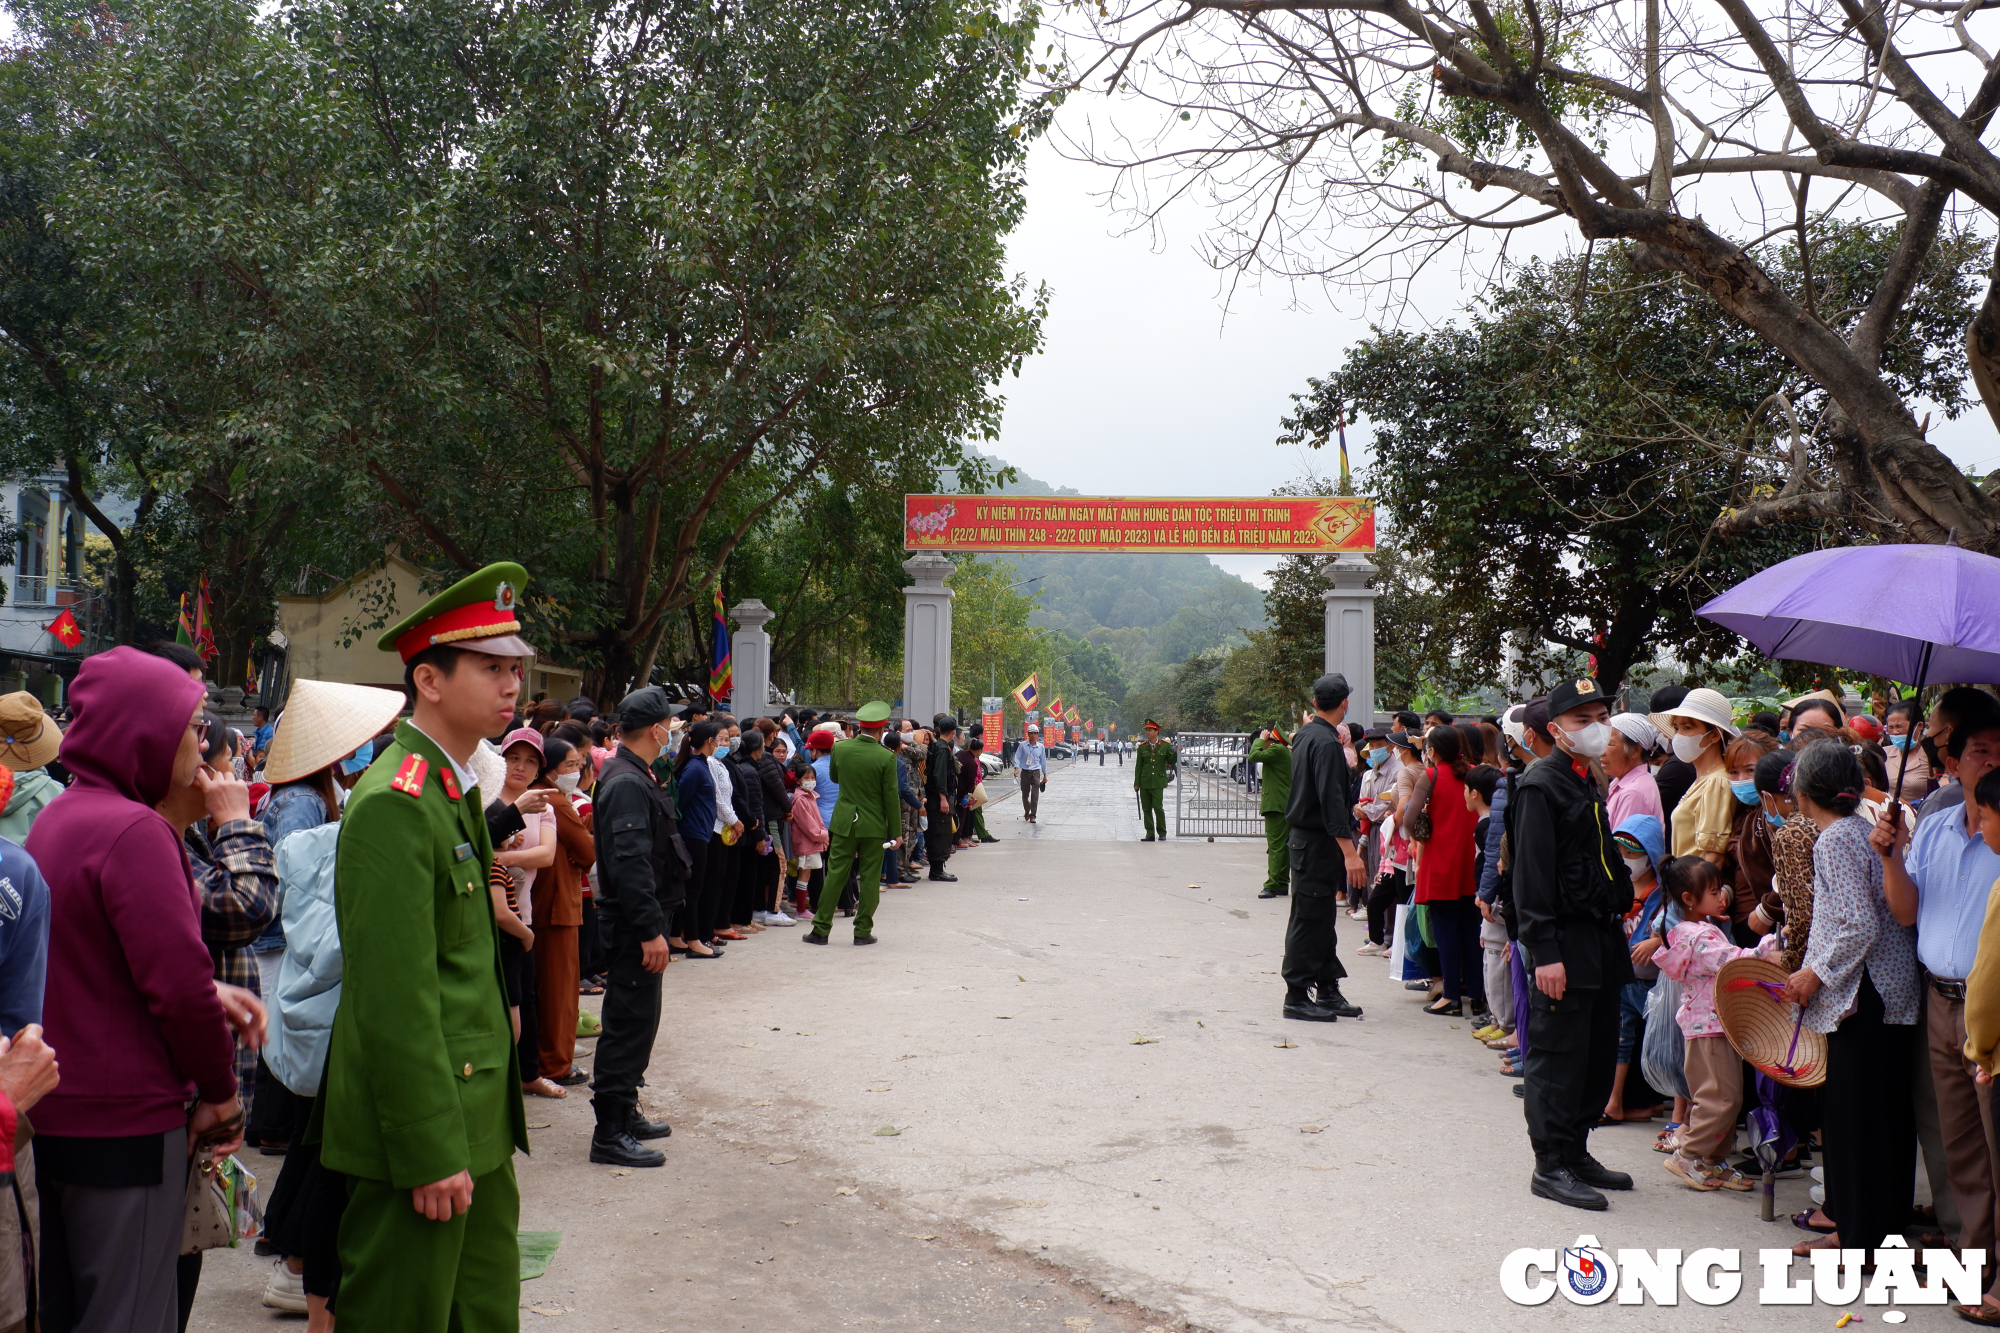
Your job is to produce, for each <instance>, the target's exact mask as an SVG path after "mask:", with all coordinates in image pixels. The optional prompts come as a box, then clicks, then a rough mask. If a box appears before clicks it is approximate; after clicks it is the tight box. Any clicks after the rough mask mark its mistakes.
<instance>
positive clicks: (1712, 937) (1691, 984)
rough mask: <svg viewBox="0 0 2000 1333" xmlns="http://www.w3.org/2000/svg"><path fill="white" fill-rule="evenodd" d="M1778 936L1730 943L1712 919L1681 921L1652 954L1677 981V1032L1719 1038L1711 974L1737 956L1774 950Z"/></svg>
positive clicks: (1718, 1019) (1660, 965)
mask: <svg viewBox="0 0 2000 1333" xmlns="http://www.w3.org/2000/svg"><path fill="white" fill-rule="evenodd" d="M1777 949H1778V937H1777V936H1776V935H1775V934H1772V935H1766V936H1765V937H1764V938H1763V939H1761V940H1759V941H1757V947H1756V948H1754V949H1745V948H1742V947H1741V946H1739V945H1736V944H1733V943H1731V942H1730V939H1729V936H1728V935H1726V934H1724V933H1723V930H1722V928H1721V927H1720V926H1718V925H1716V924H1715V923H1714V922H1713V921H1683V922H1681V923H1680V924H1679V925H1677V926H1675V927H1674V928H1673V930H1672V931H1671V932H1670V933H1669V934H1668V935H1667V947H1666V948H1664V949H1662V950H1660V951H1659V952H1658V953H1656V954H1654V955H1653V961H1654V962H1655V963H1657V964H1658V965H1659V968H1660V971H1661V972H1663V973H1665V974H1666V975H1667V976H1670V977H1672V978H1673V979H1674V980H1675V981H1678V982H1680V983H1681V1007H1680V1009H1679V1011H1677V1012H1676V1013H1675V1014H1674V1018H1675V1020H1676V1021H1677V1022H1679V1023H1680V1025H1681V1035H1682V1036H1683V1037H1686V1038H1689V1039H1690V1040H1692V1039H1693V1038H1695V1037H1720V1036H1722V1035H1723V1033H1722V1020H1721V1019H1720V1018H1718V1017H1716V1013H1715V974H1716V973H1718V972H1720V971H1721V970H1722V965H1723V964H1724V963H1727V962H1730V961H1732V960H1734V959H1737V958H1762V957H1766V956H1768V955H1770V954H1772V953H1775V952H1777Z"/></svg>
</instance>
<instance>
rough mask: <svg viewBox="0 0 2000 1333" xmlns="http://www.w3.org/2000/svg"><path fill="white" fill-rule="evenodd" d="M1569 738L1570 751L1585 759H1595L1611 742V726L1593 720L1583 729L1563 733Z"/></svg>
mask: <svg viewBox="0 0 2000 1333" xmlns="http://www.w3.org/2000/svg"><path fill="white" fill-rule="evenodd" d="M1563 735H1564V736H1565V737H1567V738H1568V740H1569V751H1570V753H1571V754H1574V755H1578V756H1580V757H1582V758H1584V759H1595V758H1596V757H1597V756H1598V755H1601V754H1603V753H1604V750H1605V747H1606V746H1608V745H1610V744H1611V728H1610V727H1609V726H1607V725H1605V724H1604V723H1602V722H1593V723H1591V724H1590V725H1589V726H1587V727H1585V728H1584V729H1583V730H1582V731H1566V732H1564V733H1563Z"/></svg>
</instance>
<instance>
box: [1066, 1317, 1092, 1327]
mask: <svg viewBox="0 0 2000 1333" xmlns="http://www.w3.org/2000/svg"><path fill="white" fill-rule="evenodd" d="M1096 1322H1097V1321H1096V1320H1095V1319H1091V1318H1089V1317H1088V1316H1082V1315H1080V1316H1078V1317H1077V1318H1075V1319H1065V1320H1063V1327H1064V1328H1089V1327H1090V1326H1091V1325H1092V1324H1094V1323H1096Z"/></svg>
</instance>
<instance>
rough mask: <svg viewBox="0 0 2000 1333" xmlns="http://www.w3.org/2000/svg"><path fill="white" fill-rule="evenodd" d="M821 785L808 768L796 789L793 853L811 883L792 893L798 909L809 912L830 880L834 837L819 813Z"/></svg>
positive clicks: (801, 876) (804, 880)
mask: <svg viewBox="0 0 2000 1333" xmlns="http://www.w3.org/2000/svg"><path fill="white" fill-rule="evenodd" d="M818 785H819V784H818V781H817V780H816V779H815V778H814V777H813V775H812V773H811V772H807V773H806V775H805V776H804V777H802V778H800V779H799V789H798V790H797V791H795V792H793V793H792V855H793V856H794V857H796V858H798V883H800V884H802V885H805V886H807V887H801V888H795V889H793V890H792V897H793V900H794V903H795V905H796V906H797V908H798V910H799V911H800V912H803V913H805V914H806V915H808V916H810V915H811V914H812V910H813V906H814V905H815V904H816V903H818V902H819V890H820V886H821V885H822V884H824V883H826V848H827V844H828V842H829V841H831V839H829V838H828V836H827V832H826V821H825V820H824V819H821V818H820V817H819V794H818V790H817V788H818Z"/></svg>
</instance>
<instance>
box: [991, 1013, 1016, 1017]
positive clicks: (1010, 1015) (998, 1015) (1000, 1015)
mask: <svg viewBox="0 0 2000 1333" xmlns="http://www.w3.org/2000/svg"><path fill="white" fill-rule="evenodd" d="M993 1016H994V1017H995V1018H1012V1017H1013V1016H1014V1015H1012V1014H995V1015H993Z"/></svg>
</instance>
